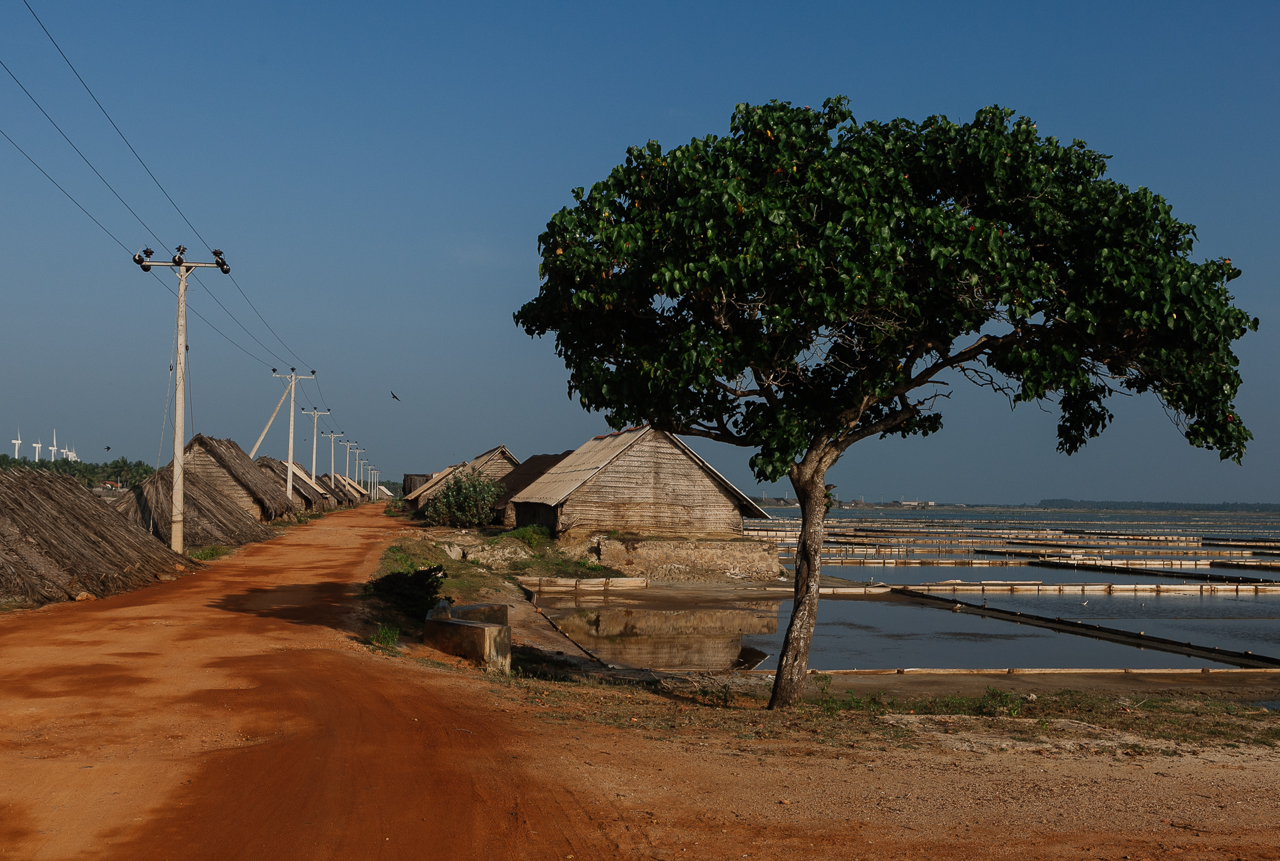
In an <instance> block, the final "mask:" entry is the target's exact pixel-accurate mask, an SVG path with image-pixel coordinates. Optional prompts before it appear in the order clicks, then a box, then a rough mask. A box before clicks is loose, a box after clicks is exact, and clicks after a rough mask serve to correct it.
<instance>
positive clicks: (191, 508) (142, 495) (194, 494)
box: [112, 464, 275, 547]
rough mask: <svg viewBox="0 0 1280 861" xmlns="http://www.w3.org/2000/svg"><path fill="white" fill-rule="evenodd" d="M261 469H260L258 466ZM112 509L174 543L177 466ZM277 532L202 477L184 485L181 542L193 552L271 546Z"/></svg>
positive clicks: (190, 476)
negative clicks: (257, 544) (221, 547)
mask: <svg viewBox="0 0 1280 861" xmlns="http://www.w3.org/2000/svg"><path fill="white" fill-rule="evenodd" d="M254 469H257V467H254ZM112 506H113V507H114V508H115V509H116V511H118V512H120V513H121V514H123V515H124V516H125V517H127V518H128V519H129V520H130V521H131V522H132V523H135V524H137V525H138V526H140V527H142V528H143V529H145V530H148V531H150V532H151V534H152V535H154V536H155V537H156V538H159V539H160V540H161V541H163V542H164V544H165V546H168V544H169V536H170V532H171V529H170V527H171V524H170V520H171V519H172V517H173V464H170V465H169V466H166V467H165V468H164V469H162V470H160V471H159V472H157V473H156V474H155V475H152V476H151V477H150V478H148V479H147V480H146V481H144V482H142V483H141V484H136V485H134V486H133V487H131V488H130V489H129V491H128V492H127V493H126V494H125V495H124V496H122V497H120V498H119V499H117V500H116V501H115V502H114V503H112ZM274 534H275V533H274V532H272V530H271V527H269V526H267V525H266V524H264V523H262V522H260V521H259V520H258V519H257V518H256V517H254V516H253V515H252V514H249V513H248V512H247V511H245V510H244V509H243V508H241V507H240V506H238V505H236V504H235V503H234V502H233V501H231V500H230V499H228V498H227V497H226V496H224V495H222V494H221V493H219V492H218V489H217V488H216V487H214V486H213V485H211V484H210V483H209V482H208V481H207V480H206V479H205V478H204V476H202V475H201V474H200V473H198V472H186V473H184V475H183V480H182V543H183V544H185V545H187V546H188V547H208V546H209V545H212V544H222V545H225V546H230V547H234V546H237V545H240V544H251V543H253V542H254V541H266V540H267V539H268V538H271V537H272V536H273V535H274Z"/></svg>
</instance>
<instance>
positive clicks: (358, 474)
mask: <svg viewBox="0 0 1280 861" xmlns="http://www.w3.org/2000/svg"><path fill="white" fill-rule="evenodd" d="M363 451H364V449H362V448H358V449H356V484H360V453H361V452H363Z"/></svg>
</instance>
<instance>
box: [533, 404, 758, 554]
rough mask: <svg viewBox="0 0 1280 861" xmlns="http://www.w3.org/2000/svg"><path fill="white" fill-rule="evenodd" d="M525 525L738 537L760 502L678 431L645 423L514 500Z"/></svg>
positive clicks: (572, 458)
mask: <svg viewBox="0 0 1280 861" xmlns="http://www.w3.org/2000/svg"><path fill="white" fill-rule="evenodd" d="M511 502H512V504H513V505H514V506H515V512H516V524H517V525H518V526H529V525H540V526H545V527H546V528H547V529H549V530H550V531H551V533H552V534H553V535H556V536H560V535H564V534H566V533H590V532H606V531H612V530H617V531H619V532H627V533H635V534H638V535H646V536H672V537H689V538H694V537H698V538H704V537H705V538H730V537H738V536H741V535H742V519H743V518H744V517H752V518H768V516H769V515H767V514H765V512H764V510H763V509H762V508H760V506H758V505H756V504H755V503H754V502H752V501H751V500H750V499H748V498H747V496H746V494H744V493H743V492H742V491H740V490H738V488H736V487H734V486H733V485H732V484H730V483H729V481H728V479H726V478H725V477H724V476H722V475H721V474H720V473H718V472H716V471H715V470H714V469H712V468H711V465H710V464H708V463H707V462H706V461H705V460H703V459H702V458H700V457H698V455H697V454H696V453H695V452H694V451H693V449H691V448H689V447H688V446H687V445H685V444H684V443H683V442H681V441H680V439H679V438H678V437H675V436H673V435H671V434H669V433H665V432H664V431H660V430H655V429H654V428H652V427H650V426H648V425H645V426H643V427H637V428H629V429H627V430H625V431H620V432H619V433H612V434H606V435H604V436H598V437H595V438H594V439H590V440H587V442H586V443H584V444H583V445H582V446H581V447H580V448H578V449H577V450H575V451H574V452H573V453H572V454H570V455H569V456H568V457H566V458H565V459H564V460H562V461H560V462H559V463H558V464H556V465H555V466H553V467H551V468H550V469H548V470H547V471H546V472H545V473H543V475H542V477H541V478H539V479H537V480H536V481H534V482H533V483H532V484H530V485H529V486H528V487H526V488H525V489H524V490H522V491H520V492H519V493H517V494H516V495H515V496H513V497H512V499H511Z"/></svg>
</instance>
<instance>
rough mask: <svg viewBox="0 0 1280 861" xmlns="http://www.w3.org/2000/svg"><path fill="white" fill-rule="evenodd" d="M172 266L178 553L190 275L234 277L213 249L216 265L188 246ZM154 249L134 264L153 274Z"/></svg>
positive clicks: (177, 547) (173, 530)
mask: <svg viewBox="0 0 1280 861" xmlns="http://www.w3.org/2000/svg"><path fill="white" fill-rule="evenodd" d="M175 250H176V251H177V253H176V254H174V255H173V260H172V262H171V263H161V264H159V265H161V266H171V267H174V268H175V269H176V271H177V273H178V345H177V346H178V367H177V369H176V370H177V372H178V376H177V387H176V389H175V391H174V403H175V405H176V406H175V409H174V411H173V513H172V515H171V519H170V521H169V523H170V529H169V546H170V547H171V548H172V549H173V552H175V553H181V552H182V547H183V545H182V509H183V498H182V472H183V461H184V460H185V459H186V458H185V454H186V451H185V449H186V447H187V441H186V427H185V424H186V407H187V403H186V400H187V276H188V275H190V274H191V273H192V271H194V270H196V269H219V270H221V271H222V274H223V275H230V274H231V267H230V266H228V265H227V261H226V260H223V259H222V251H221V250H219V249H217V248H215V249H213V262H212V263H191V262H189V261H188V260H187V259H186V258H185V257H183V255H184V254H186V253H187V247H186V246H185V245H179V246H178V247H177V248H176V249H175ZM152 254H155V252H154V251H152V250H151V249H150V248H144V249H142V253H141V254H135V255H133V262H134V263H137V264H138V265H139V266H140V267H142V271H143V272H150V271H151V266H152V263H151V255H152Z"/></svg>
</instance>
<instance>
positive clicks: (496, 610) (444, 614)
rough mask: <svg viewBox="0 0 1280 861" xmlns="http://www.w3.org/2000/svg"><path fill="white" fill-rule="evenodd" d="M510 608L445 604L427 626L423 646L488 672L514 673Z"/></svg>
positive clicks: (436, 607) (498, 605) (431, 613)
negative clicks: (466, 661) (471, 662)
mask: <svg viewBox="0 0 1280 861" xmlns="http://www.w3.org/2000/svg"><path fill="white" fill-rule="evenodd" d="M508 609H509V608H508V607H507V605H506V604H465V605H462V606H458V607H454V606H451V605H450V604H449V603H448V602H447V601H441V602H440V603H439V604H437V605H436V606H435V608H434V609H433V610H432V611H431V612H430V614H428V616H427V619H426V622H425V624H424V625H423V632H422V643H423V645H426V646H430V647H431V648H433V649H435V650H437V651H440V652H444V653H445V654H447V655H456V656H457V657H459V658H466V659H467V660H470V661H475V662H476V663H477V664H479V665H480V666H482V667H484V668H485V669H491V670H500V671H502V672H504V673H509V672H511V628H510V626H508V625H507V611H508Z"/></svg>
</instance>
